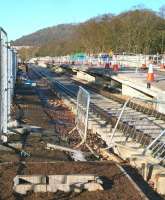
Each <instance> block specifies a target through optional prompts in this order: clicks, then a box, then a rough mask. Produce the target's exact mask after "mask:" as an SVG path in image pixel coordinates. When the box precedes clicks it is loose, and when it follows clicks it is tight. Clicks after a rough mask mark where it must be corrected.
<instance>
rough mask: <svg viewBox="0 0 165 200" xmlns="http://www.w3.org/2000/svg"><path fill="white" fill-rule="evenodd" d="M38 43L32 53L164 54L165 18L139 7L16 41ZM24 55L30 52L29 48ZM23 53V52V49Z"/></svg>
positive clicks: (17, 42)
mask: <svg viewBox="0 0 165 200" xmlns="http://www.w3.org/2000/svg"><path fill="white" fill-rule="evenodd" d="M15 44H16V45H32V46H37V49H36V48H35V51H33V52H34V53H33V54H32V51H31V50H29V51H30V56H33V55H34V56H48V55H49V56H56V55H57V56H58V55H66V54H71V53H75V52H87V53H100V52H109V51H110V50H111V49H112V50H113V51H115V52H134V53H146V54H150V53H157V52H159V53H163V52H164V51H165V19H163V18H162V17H160V16H159V15H158V14H157V13H155V12H153V11H151V10H146V9H137V10H130V11H128V12H124V13H121V14H119V15H117V16H113V15H112V14H108V15H102V16H98V17H96V18H92V19H89V20H88V21H86V22H84V23H80V24H76V25H73V24H63V25H58V26H55V27H50V28H46V29H43V30H40V31H37V32H35V33H33V34H31V35H27V36H24V37H22V38H20V39H18V40H16V41H15ZM23 52H24V57H28V56H29V54H28V52H27V51H26V52H25V50H23ZM20 53H21V55H22V51H21V52H20Z"/></svg>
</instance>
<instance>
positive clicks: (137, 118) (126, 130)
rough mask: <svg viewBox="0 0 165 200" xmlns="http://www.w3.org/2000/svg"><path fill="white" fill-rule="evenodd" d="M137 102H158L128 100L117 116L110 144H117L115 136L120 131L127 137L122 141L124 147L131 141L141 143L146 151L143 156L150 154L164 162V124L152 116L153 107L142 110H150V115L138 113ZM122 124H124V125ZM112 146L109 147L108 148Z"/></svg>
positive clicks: (140, 145)
mask: <svg viewBox="0 0 165 200" xmlns="http://www.w3.org/2000/svg"><path fill="white" fill-rule="evenodd" d="M136 100H138V101H141V102H142V103H144V102H145V103H146V102H148V103H149V104H151V102H152V103H155V102H156V101H151V100H145V99H140V98H134V97H133V98H129V99H128V100H126V101H125V103H124V105H123V106H122V108H121V109H120V110H119V112H118V114H117V121H116V124H115V126H114V129H113V131H112V134H111V139H110V143H111V144H112V146H113V144H114V143H115V134H116V132H117V129H118V130H119V131H121V133H122V135H121V137H123V136H124V137H125V140H124V141H123V140H121V143H122V144H123V145H126V143H127V142H128V141H130V140H131V141H134V142H137V143H139V148H143V149H144V150H143V153H142V154H143V155H148V154H150V155H152V156H153V157H154V158H156V159H158V160H159V161H161V162H162V161H163V160H164V159H165V130H164V126H163V124H164V122H163V121H162V122H160V123H156V122H155V120H157V118H156V117H155V116H154V115H152V112H151V107H147V106H146V108H140V109H146V110H147V109H148V110H149V112H148V114H149V115H147V114H144V113H147V112H146V110H145V112H143V110H139V111H138V104H137V103H136ZM161 103H162V102H161ZM130 104H131V105H130ZM153 113H154V108H153ZM120 122H122V125H121V124H120ZM112 146H109V147H108V148H110V147H112Z"/></svg>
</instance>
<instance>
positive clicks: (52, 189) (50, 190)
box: [47, 184, 58, 193]
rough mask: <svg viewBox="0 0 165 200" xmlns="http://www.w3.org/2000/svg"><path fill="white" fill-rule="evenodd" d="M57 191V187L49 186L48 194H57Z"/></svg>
mask: <svg viewBox="0 0 165 200" xmlns="http://www.w3.org/2000/svg"><path fill="white" fill-rule="evenodd" d="M57 190H58V188H57V186H55V185H51V184H49V185H47V192H53V193H55V192H57Z"/></svg>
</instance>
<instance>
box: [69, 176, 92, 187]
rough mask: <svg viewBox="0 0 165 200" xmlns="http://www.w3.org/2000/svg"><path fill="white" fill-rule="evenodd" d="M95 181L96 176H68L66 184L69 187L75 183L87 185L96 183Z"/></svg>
mask: <svg viewBox="0 0 165 200" xmlns="http://www.w3.org/2000/svg"><path fill="white" fill-rule="evenodd" d="M94 180H95V176H94V175H86V174H85V175H80V174H78V175H68V176H67V181H66V183H67V184H68V185H72V184H75V183H86V182H88V181H94Z"/></svg>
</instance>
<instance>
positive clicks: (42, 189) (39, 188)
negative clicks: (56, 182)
mask: <svg viewBox="0 0 165 200" xmlns="http://www.w3.org/2000/svg"><path fill="white" fill-rule="evenodd" d="M33 191H34V192H47V185H45V184H44V185H43V184H39V185H34V187H33Z"/></svg>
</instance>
